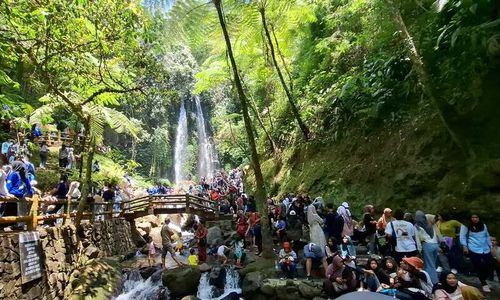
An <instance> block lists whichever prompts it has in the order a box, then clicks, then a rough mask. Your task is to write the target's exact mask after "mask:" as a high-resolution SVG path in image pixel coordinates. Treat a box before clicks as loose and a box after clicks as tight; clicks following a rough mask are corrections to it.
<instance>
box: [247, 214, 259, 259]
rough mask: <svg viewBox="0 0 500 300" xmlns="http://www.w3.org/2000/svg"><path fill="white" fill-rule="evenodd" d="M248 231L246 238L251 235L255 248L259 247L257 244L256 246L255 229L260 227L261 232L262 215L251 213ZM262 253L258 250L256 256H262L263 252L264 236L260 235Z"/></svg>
mask: <svg viewBox="0 0 500 300" xmlns="http://www.w3.org/2000/svg"><path fill="white" fill-rule="evenodd" d="M247 224H248V226H247V231H246V233H245V236H247V235H248V234H250V236H251V238H252V245H253V246H254V247H257V244H256V236H255V228H256V227H257V226H258V227H259V231H260V214H259V213H258V212H251V213H250V216H249V217H248V220H247ZM260 236H261V237H260V249H261V250H260V251H259V250H257V252H256V254H260V252H262V234H261V235H260Z"/></svg>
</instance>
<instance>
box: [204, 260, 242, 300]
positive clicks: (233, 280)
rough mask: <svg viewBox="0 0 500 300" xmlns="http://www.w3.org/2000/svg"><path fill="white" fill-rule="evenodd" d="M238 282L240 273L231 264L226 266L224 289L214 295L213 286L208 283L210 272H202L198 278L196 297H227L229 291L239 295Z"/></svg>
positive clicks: (212, 299) (211, 298) (210, 299)
mask: <svg viewBox="0 0 500 300" xmlns="http://www.w3.org/2000/svg"><path fill="white" fill-rule="evenodd" d="M239 282H240V275H239V274H238V271H236V269H235V268H234V267H232V266H231V267H227V268H226V278H225V283H224V291H223V293H222V295H220V296H218V297H214V290H215V287H214V286H212V285H211V284H210V273H209V272H206V273H203V274H202V275H201V278H200V284H199V285H198V294H197V295H196V297H198V298H200V299H207V300H218V299H223V298H225V297H227V296H228V295H229V294H231V293H233V294H235V295H239V294H241V288H240V286H239Z"/></svg>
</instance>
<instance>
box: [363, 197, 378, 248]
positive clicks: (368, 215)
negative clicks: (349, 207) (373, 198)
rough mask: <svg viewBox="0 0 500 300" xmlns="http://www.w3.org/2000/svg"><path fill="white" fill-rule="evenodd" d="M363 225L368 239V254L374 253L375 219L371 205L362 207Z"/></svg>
mask: <svg viewBox="0 0 500 300" xmlns="http://www.w3.org/2000/svg"><path fill="white" fill-rule="evenodd" d="M364 211H365V213H364V215H363V225H364V227H365V237H366V239H368V254H372V253H373V254H375V231H376V229H377V221H375V218H374V217H373V214H374V213H375V208H374V207H373V205H371V204H369V205H366V206H365V208H364Z"/></svg>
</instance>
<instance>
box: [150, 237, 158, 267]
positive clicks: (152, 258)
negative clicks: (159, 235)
mask: <svg viewBox="0 0 500 300" xmlns="http://www.w3.org/2000/svg"><path fill="white" fill-rule="evenodd" d="M155 254H156V248H155V243H154V242H153V238H152V237H148V264H149V266H150V267H151V266H153V265H154V262H155Z"/></svg>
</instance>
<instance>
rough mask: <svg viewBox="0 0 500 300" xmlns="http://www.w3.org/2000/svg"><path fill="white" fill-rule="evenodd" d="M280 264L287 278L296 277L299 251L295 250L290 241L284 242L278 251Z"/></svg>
mask: <svg viewBox="0 0 500 300" xmlns="http://www.w3.org/2000/svg"><path fill="white" fill-rule="evenodd" d="M278 259H279V261H278V265H279V267H280V269H281V271H283V274H284V275H285V277H287V278H294V277H295V274H296V273H297V253H295V251H293V249H292V247H291V246H290V243H289V242H284V243H283V249H281V250H280V252H279V253H278Z"/></svg>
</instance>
